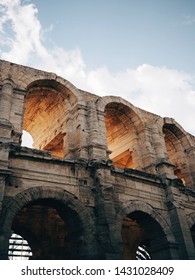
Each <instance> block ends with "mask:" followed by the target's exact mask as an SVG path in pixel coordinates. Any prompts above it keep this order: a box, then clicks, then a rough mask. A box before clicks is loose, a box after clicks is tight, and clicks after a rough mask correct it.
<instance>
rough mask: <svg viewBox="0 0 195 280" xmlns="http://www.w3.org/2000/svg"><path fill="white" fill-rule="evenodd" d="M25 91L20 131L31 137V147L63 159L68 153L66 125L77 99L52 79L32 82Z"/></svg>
mask: <svg viewBox="0 0 195 280" xmlns="http://www.w3.org/2000/svg"><path fill="white" fill-rule="evenodd" d="M27 90H28V93H27V95H26V99H25V111H24V122H23V130H26V131H27V132H28V133H30V134H31V136H32V137H33V140H34V144H33V147H34V148H36V149H39V150H44V151H48V152H51V154H52V156H54V157H58V158H63V157H64V156H66V155H67V153H68V139H67V137H68V131H67V127H66V122H67V119H68V114H69V110H70V107H71V104H73V103H74V102H75V101H76V97H75V96H74V95H73V93H72V92H71V91H70V90H69V89H68V88H67V87H65V86H64V85H62V84H60V83H58V82H56V81H54V80H38V81H34V82H32V83H31V84H30V85H29V86H28V88H27Z"/></svg>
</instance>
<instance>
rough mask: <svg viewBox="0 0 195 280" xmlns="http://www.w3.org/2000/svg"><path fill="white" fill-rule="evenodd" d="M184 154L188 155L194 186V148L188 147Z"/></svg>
mask: <svg viewBox="0 0 195 280" xmlns="http://www.w3.org/2000/svg"><path fill="white" fill-rule="evenodd" d="M186 153H187V154H188V163H189V169H190V174H191V177H192V181H193V184H194V186H195V147H190V148H189V149H187V150H186Z"/></svg>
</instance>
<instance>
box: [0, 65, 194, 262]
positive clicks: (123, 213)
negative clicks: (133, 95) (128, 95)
mask: <svg viewBox="0 0 195 280" xmlns="http://www.w3.org/2000/svg"><path fill="white" fill-rule="evenodd" d="M162 98H163V97H162ZM23 131H27V132H28V133H30V135H31V136H32V138H33V141H34V144H33V148H28V147H24V146H22V145H21V139H22V135H23ZM20 240H23V242H24V241H25V243H23V244H26V245H25V246H23V247H24V248H25V249H24V252H22V251H21V246H19V245H18V246H14V245H13V244H16V245H17V244H19V243H17V242H19V241H20ZM11 241H12V242H11ZM14 242H15V243H14ZM140 252H141V253H140ZM142 252H143V253H142ZM23 253H24V256H25V258H27V257H29V259H32V260H33V259H34V260H35V259H46V260H48V259H51V260H63V259H64V260H81V259H94V260H103V259H105V260H117V259H118V260H121V259H136V258H138V256H139V254H140V255H143V254H145V256H146V257H145V259H149V258H151V259H152V260H159V259H162V260H169V259H170V260H171V259H173V260H178V259H186V260H187V259H195V137H194V136H193V135H191V134H189V133H188V132H186V131H185V130H184V129H183V128H182V127H181V126H180V125H179V124H178V123H177V122H176V121H175V120H174V119H172V118H170V116H169V117H165V118H162V117H160V116H158V115H155V114H153V113H150V112H147V111H144V110H142V109H140V108H137V107H135V106H134V105H133V104H131V103H129V102H128V101H126V100H124V99H123V98H121V97H116V96H104V97H100V96H97V95H94V94H92V93H89V92H85V91H83V90H80V89H78V88H76V87H75V86H74V85H73V84H71V83H70V82H69V81H67V80H65V79H63V78H62V77H59V76H57V75H56V74H54V73H49V72H45V71H40V70H37V69H33V68H29V67H25V66H22V65H17V64H13V63H10V62H7V61H2V60H0V259H2V260H6V259H11V258H13V256H16V257H17V256H20V255H21V254H23ZM142 257H143V256H142ZM143 259H144V258H143Z"/></svg>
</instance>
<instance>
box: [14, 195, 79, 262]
mask: <svg viewBox="0 0 195 280" xmlns="http://www.w3.org/2000/svg"><path fill="white" fill-rule="evenodd" d="M12 231H14V232H16V233H18V234H20V235H22V236H24V237H25V239H26V240H27V241H28V243H29V245H30V247H31V250H32V256H31V259H46V260H48V259H51V260H57V259H80V250H81V248H80V246H81V240H82V235H83V230H82V226H81V222H80V219H79V217H78V214H77V213H76V212H75V211H73V210H71V209H70V208H68V207H66V206H65V205H63V204H62V203H61V202H59V201H56V200H54V199H38V200H35V201H33V202H31V203H29V204H28V205H26V206H25V207H24V208H22V209H21V210H20V211H19V212H18V213H17V215H16V216H15V217H14V220H13V223H12Z"/></svg>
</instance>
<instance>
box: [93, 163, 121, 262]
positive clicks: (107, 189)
mask: <svg viewBox="0 0 195 280" xmlns="http://www.w3.org/2000/svg"><path fill="white" fill-rule="evenodd" d="M91 174H93V179H94V187H93V189H92V191H93V193H94V201H95V212H96V215H97V220H96V221H97V223H96V227H97V238H98V243H99V246H98V247H99V255H100V258H101V259H104V258H106V259H118V252H116V251H115V249H114V246H113V245H114V244H113V242H115V236H114V234H115V233H114V232H113V231H112V229H113V225H114V224H115V217H116V212H115V203H114V188H113V181H112V180H113V179H112V177H111V176H110V168H108V167H107V166H106V165H105V166H103V165H102V164H101V163H100V162H99V163H98V162H97V163H95V165H94V166H92V167H91Z"/></svg>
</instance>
